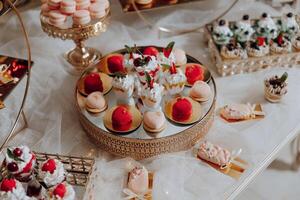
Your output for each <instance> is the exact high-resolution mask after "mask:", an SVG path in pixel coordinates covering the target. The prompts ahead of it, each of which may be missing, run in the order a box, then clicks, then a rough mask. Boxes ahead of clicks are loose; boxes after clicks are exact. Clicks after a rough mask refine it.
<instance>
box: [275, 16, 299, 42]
mask: <svg viewBox="0 0 300 200" xmlns="http://www.w3.org/2000/svg"><path fill="white" fill-rule="evenodd" d="M278 25H279V29H280V31H281V33H283V34H284V36H286V37H288V38H289V39H290V40H291V39H292V38H293V37H294V36H295V35H296V34H297V33H298V32H299V24H298V23H297V21H296V19H295V15H293V13H291V12H290V13H288V14H286V15H284V16H283V17H282V18H281V19H280V20H278Z"/></svg>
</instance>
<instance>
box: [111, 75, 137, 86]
mask: <svg viewBox="0 0 300 200" xmlns="http://www.w3.org/2000/svg"><path fill="white" fill-rule="evenodd" d="M133 83H134V78H133V76H131V75H128V74H127V75H126V76H124V77H117V76H116V77H115V78H114V79H113V81H112V85H113V87H115V88H118V89H122V90H129V89H130V88H131V87H132V85H133Z"/></svg>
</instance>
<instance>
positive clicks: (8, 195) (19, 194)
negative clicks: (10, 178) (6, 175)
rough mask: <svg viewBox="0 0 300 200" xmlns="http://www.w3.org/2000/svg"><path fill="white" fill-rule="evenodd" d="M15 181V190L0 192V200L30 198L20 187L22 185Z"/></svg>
mask: <svg viewBox="0 0 300 200" xmlns="http://www.w3.org/2000/svg"><path fill="white" fill-rule="evenodd" d="M15 181H16V188H14V189H13V190H12V191H9V192H5V191H0V199H1V200H30V198H29V197H28V196H27V195H26V192H25V190H24V188H23V186H22V184H21V183H20V182H19V181H17V180H15Z"/></svg>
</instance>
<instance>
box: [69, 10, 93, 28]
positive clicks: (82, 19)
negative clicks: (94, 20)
mask: <svg viewBox="0 0 300 200" xmlns="http://www.w3.org/2000/svg"><path fill="white" fill-rule="evenodd" d="M90 21H91V16H90V12H89V11H88V10H77V11H76V12H75V13H74V15H73V22H74V24H75V25H86V24H88V23H89V22H90Z"/></svg>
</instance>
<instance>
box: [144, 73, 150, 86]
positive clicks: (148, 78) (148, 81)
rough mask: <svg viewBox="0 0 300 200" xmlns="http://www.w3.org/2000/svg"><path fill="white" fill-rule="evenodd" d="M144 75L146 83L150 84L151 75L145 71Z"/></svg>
mask: <svg viewBox="0 0 300 200" xmlns="http://www.w3.org/2000/svg"><path fill="white" fill-rule="evenodd" d="M145 75H146V81H147V83H148V86H150V83H151V76H150V74H149V73H148V72H146V71H145Z"/></svg>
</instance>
